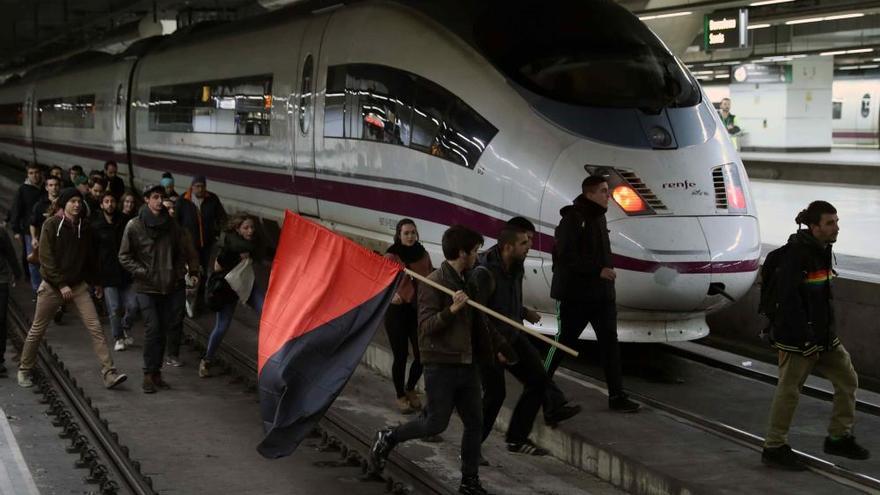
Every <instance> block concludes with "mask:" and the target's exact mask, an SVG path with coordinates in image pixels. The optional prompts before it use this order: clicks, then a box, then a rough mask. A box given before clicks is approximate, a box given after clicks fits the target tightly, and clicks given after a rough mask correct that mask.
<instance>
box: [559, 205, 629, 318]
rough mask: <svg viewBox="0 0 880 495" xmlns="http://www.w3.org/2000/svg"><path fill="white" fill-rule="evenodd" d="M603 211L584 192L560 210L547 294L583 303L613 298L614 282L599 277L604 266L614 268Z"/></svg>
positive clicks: (609, 301) (610, 300)
mask: <svg viewBox="0 0 880 495" xmlns="http://www.w3.org/2000/svg"><path fill="white" fill-rule="evenodd" d="M606 211H607V210H606V209H605V208H603V207H601V206H600V205H599V204H597V203H595V202H593V201H590V200H589V199H587V198H585V197H584V196H583V195H581V196H578V197H577V198H575V200H574V202H573V203H572V204H571V205H568V206H566V207H565V208H562V209H561V210H559V214H560V215H562V220H561V221H560V222H559V225H558V226H557V227H556V245H555V246H554V247H553V281H552V283H551V284H550V297H552V298H554V299H556V300H559V301H563V300H564V301H577V302H586V303H613V302H614V301H615V300H616V297H615V291H614V282H613V281H611V280H605V279H603V278H600V277H599V274H600V273H601V272H602V269H603V268H613V267H614V266H613V265H612V263H611V241H610V240H609V239H608V224H607V223H606V222H605V212H606Z"/></svg>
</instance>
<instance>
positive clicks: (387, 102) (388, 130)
mask: <svg viewBox="0 0 880 495" xmlns="http://www.w3.org/2000/svg"><path fill="white" fill-rule="evenodd" d="M324 108H325V115H324V137H345V138H349V139H364V140H370V141H380V142H384V143H389V144H397V145H400V146H408V147H410V148H411V149H414V150H418V151H421V152H424V153H428V154H430V155H433V156H436V157H438V158H442V159H444V160H447V161H451V162H453V163H456V164H458V165H461V166H464V167H468V168H473V167H474V166H475V165H476V163H477V160H479V158H480V155H481V154H482V153H483V150H485V148H486V145H487V144H488V143H489V141H491V140H492V138H493V137H495V134H496V133H497V132H498V129H496V128H495V127H494V126H492V124H490V123H489V122H488V121H487V120H486V119H484V118H483V117H482V116H481V115H479V114H478V113H477V112H476V111H474V110H473V109H472V108H470V107H469V106H468V105H467V104H466V103H464V102H463V101H462V100H461V99H459V98H458V97H456V96H455V95H454V94H452V93H450V92H449V91H447V90H446V89H444V88H442V87H440V86H439V85H437V84H435V83H433V82H431V81H429V80H427V79H425V78H422V77H419V76H416V75H414V74H411V73H409V72H405V71H402V70H398V69H392V68H390V67H384V66H380V65H370V64H351V65H345V66H333V67H330V68H328V71H327V96H326V98H325V103H324Z"/></svg>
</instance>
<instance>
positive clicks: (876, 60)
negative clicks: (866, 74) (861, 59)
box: [871, 58, 880, 62]
mask: <svg viewBox="0 0 880 495" xmlns="http://www.w3.org/2000/svg"><path fill="white" fill-rule="evenodd" d="M871 62H880V58H875V59H872V60H871Z"/></svg>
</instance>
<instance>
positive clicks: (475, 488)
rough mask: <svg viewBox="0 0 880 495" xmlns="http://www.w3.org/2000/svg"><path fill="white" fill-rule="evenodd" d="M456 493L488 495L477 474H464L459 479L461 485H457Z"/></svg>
mask: <svg viewBox="0 0 880 495" xmlns="http://www.w3.org/2000/svg"><path fill="white" fill-rule="evenodd" d="M458 493H463V494H465V495H490V493H489V492H488V491H486V489H485V488H483V485H482V484H480V477H479V476H466V477H463V478H462V479H461V485H459V487H458Z"/></svg>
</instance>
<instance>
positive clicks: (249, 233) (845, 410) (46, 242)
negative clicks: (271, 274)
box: [0, 162, 870, 494]
mask: <svg viewBox="0 0 880 495" xmlns="http://www.w3.org/2000/svg"><path fill="white" fill-rule="evenodd" d="M206 185H207V180H206V178H205V177H204V176H196V177H194V178H193V180H192V183H191V186H190V188H189V189H188V190H187V191H185V192H184V193H183V194H178V193H177V192H176V191H175V190H174V178H173V176H172V175H171V174H170V173H166V174H164V175H163V176H162V179H161V182H160V183H159V184H154V185H148V186H147V187H145V188H144V189H143V191H142V194H141V195H140V198H138V197H136V196H135V195H134V194H133V193H131V192H130V191H127V190H126V188H125V184H124V182H123V181H122V179H121V178H120V177H118V176H117V167H116V164H115V163H113V162H107V164H106V165H105V167H104V170H103V171H93V172H92V173H91V174H90V175H89V176H88V177H86V176H85V175H84V173H83V170H82V168H81V167H78V166H73V167H71V168H70V169H69V171H68V176H67V177H66V178H65V177H64V175H63V170H62V169H61V168H59V167H52V168H51V169H50V170H49V176H48V177H47V178H46V179H45V180H44V179H43V170H42V169H41V167H39V166H37V165H29V166H28V167H27V178H26V179H25V182H24V184H22V185H21V187H20V188H19V189H18V191H17V193H16V195H15V198H14V201H13V205H12V209H11V211H10V214H9V217H8V219H7V220H8V223H9V226H10V227H11V229H12V231H13V232H14V235H15V238H16V239H17V240H19V242H20V243H21V251H22V253H23V257H22V258H21V259H18V258H17V257H16V254H15V249H14V247H13V244H12V242H11V240H10V239H9V238H8V236H7V235H6V234H5V230H3V235H2V236H0V309H2V311H3V312H5V310H6V299H7V298H8V297H9V284H8V283H6V281H8V280H11V279H12V278H13V277H14V278H15V279H18V278H20V277H22V276H23V275H24V274H25V273H27V274H29V276H30V284H31V289H32V291H33V294H34V298H35V302H36V309H35V314H34V318H33V324H32V326H31V328H30V331H29V332H28V336H27V339H26V342H25V346H24V350H23V351H22V356H21V362H20V366H19V371H18V383H19V385H21V386H22V387H30V386H32V385H33V381H32V375H31V371H32V369H33V366H34V363H35V358H36V351H37V346H38V345H39V343H40V341H41V339H42V337H43V335H44V333H45V331H46V329H47V327H48V325H49V322H50V321H51V320H52V319H53V318H54V319H55V320H56V321H59V319H61V318H63V314H64V309H63V308H64V307H65V306H73V307H75V308H76V310H77V312H78V313H79V315H80V318H81V319H82V322H83V324H84V326H85V327H86V328H87V329H88V330H89V334H90V336H91V339H92V344H93V349H94V352H95V354H96V355H97V357H98V360H99V362H100V365H101V373H102V378H103V380H104V384H105V386H106V387H107V388H114V387H116V386H117V385H118V384H120V383H122V382H123V381H125V379H126V375H125V374H122V373H120V372H119V371H118V370H117V369H116V367H115V365H114V362H113V359H112V355H111V351H110V346H109V345H108V343H107V341H106V338H105V336H104V332H103V329H102V326H101V321H100V318H99V315H98V313H97V311H96V303H97V304H98V305H103V306H105V307H106V311H107V314H108V316H109V321H110V327H111V332H112V338H113V342H114V346H113V350H114V351H123V350H125V349H126V348H128V347H129V346H131V345H132V344H133V339H132V336H131V333H130V330H131V326H132V321H133V320H134V318H135V317H136V316H137V315H140V316H141V317H142V318H143V320H144V327H145V332H144V343H143V373H144V380H143V385H142V389H143V391H144V392H145V393H155V392H156V391H157V390H160V389H167V388H169V385H168V383H167V382H166V381H165V380H164V379H163V377H162V371H161V370H162V367H163V365H169V366H181V365H182V362H181V360H180V358H179V348H180V336H181V329H182V325H183V318H184V313H185V312H189V313H190V315H191V316H192V314H193V313H194V312H195V311H198V304H199V302H200V301H205V304H206V305H207V306H208V307H209V308H210V309H212V310H214V311H215V312H216V315H215V324H214V328H213V331H212V333H211V336H210V338H209V342H208V346H207V350H206V352H205V355H204V357H203V359H202V360H201V362H200V363H199V368H198V373H199V375H200V376H202V377H209V376H211V375H212V374H213V371H212V365H213V361H214V359H215V356H216V352H217V349H218V348H219V346H220V343H221V342H222V340H223V338H224V336H225V334H226V332H227V330H228V329H229V326H230V323H231V320H232V316H233V314H234V312H235V310H236V307H237V305H238V304H239V303H247V304H248V305H250V306H251V307H252V308H253V309H254V310H255V311H256V312H257V313H260V312H261V311H262V307H263V301H264V299H265V289H264V288H263V287H262V286H261V285H260V284H259V283H258V282H257V281H256V277H255V273H254V264H255V263H259V262H261V261H262V260H264V258H265V253H264V246H263V245H262V243H261V242H260V241H259V238H258V237H259V236H257V235H256V234H257V227H258V224H259V221H258V219H257V218H256V217H254V216H251V215H248V214H246V213H238V214H235V215H232V217H231V218H228V219H227V215H226V212H225V210H224V208H223V206H222V204H221V201H220V199H219V198H218V197H217V196H216V195H215V194H213V193H211V192H209V191H208V190H207V187H206ZM609 198H610V195H609V189H608V182H607V180H606V179H605V178H604V177H601V176H590V177H587V178H586V179H585V180H584V181H583V183H582V185H581V194H580V195H578V196H577V197H576V198H574V200H573V202H572V204H570V205H567V206H565V207H564V208H562V210H561V211H560V216H561V221H560V222H559V224H558V226H557V227H556V230H555V246H554V249H553V279H552V282H551V296H552V297H553V298H554V299H555V300H557V301H558V317H559V323H560V324H559V331H558V333H557V337H556V338H557V341H558V342H559V343H561V344H565V345H568V346H571V345H573V344H575V343H576V342H577V340H578V338H579V336H580V334H581V332H582V331H583V329H584V328H585V327H586V326H587V325H588V324H590V325H591V326H592V328H593V329H594V331H595V334H596V339H597V341H598V346H599V349H600V357H601V362H602V367H603V370H604V374H605V380H606V384H607V388H608V408H609V409H610V410H611V411H614V412H621V413H634V412H637V411H639V409H640V405H639V404H638V403H636V402H633V401H632V400H631V399H630V398H629V397H628V396H627V394H626V393H625V391H624V387H623V380H622V373H621V362H620V361H621V359H620V346H619V343H618V340H617V313H616V298H615V281H616V278H617V274H616V271H615V269H614V265H613V263H612V253H611V244H610V241H609V236H608V232H609V231H608V227H607V224H606V219H605V215H606V212H607V210H608V201H609ZM139 199H142V205H141V204H139V203H140V201H139ZM796 221H797V223H798V225H799V227H803V228H799V230H798V231H797V232H796V233H795V234H793V235H792V237H791V239H790V240H789V242H788V244H787V245H786V246H784V247H783V248H781V249H782V250H783V251H780V253H782V254H780V255H779V256H773V258H771V257H770V256H768V259H767V261H766V262H765V266H764V271H763V272H762V284H763V285H762V308H761V311H762V312H763V313H764V314H765V315H766V316H767V318H768V320H769V323H770V324H769V328H770V338H771V341H772V342H773V345H774V346H775V347H776V348H777V349H778V351H779V370H780V380H779V385H778V387H777V393H776V397H775V398H774V400H773V403H772V405H771V412H770V421H769V431H768V434H767V437H766V441H765V447H764V450H763V453H762V460H763V462H764V463H765V464H768V465H770V466H773V467H778V468H783V469H791V470H797V469H804V468H805V467H804V465H803V463H802V461H801V460H800V459H799V457H798V456H797V455H795V454H794V453H793V451H792V450H791V448H790V447H789V446H788V444H787V432H788V429H789V427H790V423H791V421H792V418H793V415H794V410H795V407H796V405H797V400H798V396H799V394H800V388H801V386H802V385H803V383H804V381H805V380H806V377H807V376H808V375H809V374H810V372H811V371H812V370H813V369H819V370H821V371H822V372H823V374H824V375H825V376H826V377H827V378H828V379H829V380H831V382H832V384H833V385H834V389H835V396H834V410H833V415H832V420H831V424H830V426H829V430H828V433H829V435H828V437H827V438H826V439H825V444H824V450H825V452H827V453H829V454H833V455H840V456H844V457H849V458H853V459H867V458H868V457H869V456H870V453H869V452H868V450H866V449H865V448H864V447H862V446H861V445H859V444H858V443H856V441H855V437H854V436H853V426H854V410H855V392H856V389H857V388H858V379H857V375H856V373H855V370H854V369H853V366H852V363H851V361H850V358H849V354H847V352H846V350H845V349H844V347H843V345H841V343H840V340H839V339H838V338H837V335H836V332H835V322H834V314H833V308H832V304H831V300H832V297H831V288H832V286H831V280H832V278H833V276H834V271H833V267H832V254H831V250H832V245H833V243H834V242H835V241H836V239H837V235H838V232H839V226H838V217H837V211H836V210H835V209H834V207H833V206H832V205H830V204H829V203H827V202H824V201H815V202H813V203H811V204H810V205H809V207H808V208H807V209H805V210H803V211H802V212H801V213H800V214H799V215H798V216H797V218H796ZM535 232H536V230H535V226H534V225H533V224H532V222H530V221H529V220H528V219H526V218H524V217H514V218H511V219H510V220H509V221H507V222H506V223H505V224H504V226H503V228H502V229H501V230H500V232H496V233H493V234H494V237H495V238H496V239H497V243H496V244H495V245H494V246H492V247H490V248H488V249H486V250H483V251H480V250H481V248H482V246H483V243H484V238H483V236H482V235H481V234H480V233H478V232H476V231H474V230H472V229H470V228H468V227H466V226H462V225H454V226H452V227H450V228H449V229H448V230H446V232H445V233H444V234H443V237H442V241H441V247H442V252H443V258H444V261H443V262H442V263H441V264H440V266H439V267H436V269H435V267H434V266H433V264H432V262H431V258H430V256H429V255H428V252H427V250H426V249H425V247H424V246H423V245H422V244H421V243H420V242H419V232H418V227H417V225H416V223H415V221H413V220H412V219H408V218H405V219H402V220H400V222H398V224H397V227H396V229H395V234H394V242H393V244H392V245H391V246H390V247H389V248H388V250H387V252H386V256H387V257H388V258H391V259H393V260H395V261H397V262H399V263H401V264H403V265H405V266H406V267H407V268H409V269H410V270H412V271H413V272H414V273H416V274H418V275H421V276H424V277H427V278H428V279H430V280H431V281H433V282H435V283H437V284H440V285H442V286H444V287H446V288H447V289H449V291H450V292H451V293H452V294H453V295H449V294H447V293H446V292H443V291H440V290H438V289H436V288H434V287H432V286H430V285H426V284H423V283H420V282H418V281H417V280H414V279H412V278H410V277H409V276H406V277H405V278H404V280H403V281H402V283H401V284H400V285H399V286H398V288H397V292H396V293H395V295H394V297H393V299H392V301H391V304H390V306H389V308H388V310H387V312H386V314H385V331H386V333H387V337H388V342H389V344H390V347H391V350H392V354H393V365H392V379H393V380H392V381H393V385H394V393H395V398H396V399H395V400H396V402H395V405H396V407H397V408H398V410H399V411H400V412H401V413H403V414H412V413H416V412H420V414H419V415H418V416H417V417H415V419H412V420H411V421H409V422H408V423H405V424H403V425H400V426H397V427H389V428H384V429H382V430H380V431H378V432H377V433H376V437H375V440H374V443H373V445H372V448H371V451H370V463H369V465H370V469H371V472H373V473H380V472H381V471H382V469H383V467H384V464H385V460H386V459H387V457H388V455H389V454H390V452H391V451H392V450H393V449H394V447H395V446H396V445H398V444H400V443H402V442H406V441H408V440H412V439H417V438H421V439H429V438H437V436H438V435H440V434H441V433H442V432H443V431H444V430H445V429H446V427H447V425H448V423H449V420H450V418H451V416H452V412H453V410H455V411H457V412H458V414H459V416H460V417H461V420H462V423H463V424H464V433H463V436H462V440H461V472H462V481H461V486H460V488H459V491H460V492H461V493H465V494H484V493H487V492H486V490H485V489H484V488H483V486H482V485H481V483H480V480H479V476H478V474H479V467H480V466H481V465H488V462H487V460H486V459H484V458H483V456H482V455H481V444H482V443H483V442H484V441H485V440H486V438H487V437H488V436H489V435H490V434H491V432H492V430H493V428H494V424H495V421H496V418H497V416H498V413H499V411H500V409H501V406H502V404H503V403H504V400H505V395H506V385H505V372H509V373H510V374H511V375H513V377H514V378H515V379H517V380H518V381H519V382H520V383H521V384H522V392H521V393H520V396H519V397H518V399H517V400H516V404H515V406H514V409H513V412H512V415H511V417H510V421H509V426H508V428H507V432H506V437H505V441H506V444H507V450H508V451H509V452H511V453H514V454H525V455H538V456H540V455H546V454H547V453H548V452H547V450H545V449H544V448H542V447H540V446H538V445H536V444H535V443H534V442H533V441H532V440H530V438H529V437H530V434H531V431H532V427H533V424H534V421H535V420H536V418H537V416H538V414H539V412H541V411H542V410H543V419H544V421H545V423H546V424H547V425H549V426H556V425H558V424H559V423H560V422H562V421H565V420H567V419H569V418H572V417H573V416H575V415H577V414H578V413H579V412H581V407H580V406H579V405H576V404H571V403H570V402H569V400H568V399H567V398H566V396H565V394H564V393H563V391H562V390H561V389H560V388H559V387H558V386H557V385H556V383H555V381H554V373H555V371H556V369H557V368H558V367H559V365H560V362H561V361H562V356H563V355H562V353H560V352H557V350H556V348H555V347H554V346H544V345H539V344H538V343H536V341H534V340H532V339H531V338H529V337H528V336H527V335H526V334H525V333H523V332H522V331H521V330H520V329H517V328H515V327H514V326H511V325H509V324H507V323H504V322H502V321H500V320H496V319H495V318H491V317H489V316H487V315H486V314H485V313H483V312H481V311H479V310H477V309H475V308H474V307H473V306H472V305H469V304H468V301H469V300H473V301H475V302H478V303H480V304H482V305H485V306H486V307H488V308H490V309H492V310H494V311H496V312H497V313H500V314H501V315H504V316H506V317H508V318H509V319H511V320H514V321H516V322H523V321H528V322H531V323H536V322H538V321H539V319H540V316H539V315H538V313H537V312H536V311H535V309H533V308H529V307H527V306H526V305H525V304H524V302H523V289H522V283H523V275H524V261H525V259H526V256H527V254H528V252H529V250H530V249H531V247H532V241H533V237H534V235H535ZM771 254H772V253H771ZM771 260H772V261H771ZM203 293H204V295H201V294H203ZM765 296H766V297H765ZM2 316H3V314H0V325H2V327H0V330H2V333H3V335H2V336H0V337H2V338H0V346H2V347H5V340H6V339H5V332H6V328H5V318H2ZM0 350H5V349H0ZM410 355H411V356H412V362H411V364H410V366H409V370H408V376H407V363H408V362H409V360H410ZM0 359H2V358H0ZM0 371H2V372H3V373H5V372H6V370H5V367H0ZM422 378H424V390H425V393H426V397H425V398H424V400H423V398H422V397H421V395H420V394H419V393H418V391H417V385H418V383H419V381H420V379H422Z"/></svg>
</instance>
